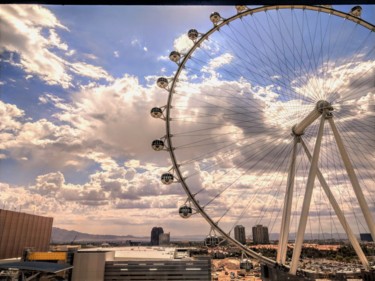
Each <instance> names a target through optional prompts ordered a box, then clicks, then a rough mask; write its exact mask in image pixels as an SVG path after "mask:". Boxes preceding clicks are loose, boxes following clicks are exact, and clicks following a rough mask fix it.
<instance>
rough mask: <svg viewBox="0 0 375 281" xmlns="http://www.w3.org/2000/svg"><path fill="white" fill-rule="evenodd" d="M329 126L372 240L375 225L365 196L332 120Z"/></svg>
mask: <svg viewBox="0 0 375 281" xmlns="http://www.w3.org/2000/svg"><path fill="white" fill-rule="evenodd" d="M328 121H329V124H330V125H331V128H332V131H333V135H334V137H335V140H336V143H337V147H338V149H339V152H340V154H341V158H342V161H343V162H344V165H345V169H346V172H347V173H348V177H349V179H350V182H351V184H352V186H353V189H354V193H355V195H356V196H357V200H358V203H359V205H360V207H361V210H362V213H363V215H364V217H365V220H366V223H367V226H368V228H369V230H370V233H371V236H372V238H373V239H375V224H374V220H373V218H372V216H371V212H370V209H369V207H368V205H367V203H366V200H365V196H364V195H363V192H362V189H361V187H360V185H359V182H358V178H357V176H356V174H355V172H354V169H353V165H352V163H351V162H350V159H349V156H348V153H347V152H346V149H345V146H344V143H343V141H342V139H341V136H340V134H339V132H338V130H337V128H336V125H335V122H334V121H333V118H330V119H328Z"/></svg>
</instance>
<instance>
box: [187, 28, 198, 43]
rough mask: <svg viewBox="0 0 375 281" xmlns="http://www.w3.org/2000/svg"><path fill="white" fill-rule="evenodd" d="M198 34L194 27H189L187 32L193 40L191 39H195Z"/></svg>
mask: <svg viewBox="0 0 375 281" xmlns="http://www.w3.org/2000/svg"><path fill="white" fill-rule="evenodd" d="M198 35H199V33H198V31H197V30H196V29H190V30H189V32H188V37H189V39H190V40H193V41H195V40H197V38H198Z"/></svg>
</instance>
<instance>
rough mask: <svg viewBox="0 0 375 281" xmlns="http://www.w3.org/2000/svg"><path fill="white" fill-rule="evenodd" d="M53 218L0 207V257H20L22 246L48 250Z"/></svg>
mask: <svg viewBox="0 0 375 281" xmlns="http://www.w3.org/2000/svg"><path fill="white" fill-rule="evenodd" d="M52 224H53V218H50V217H42V216H36V215H30V214H26V213H20V212H14V211H8V210H2V209H0V259H6V258H15V257H20V256H21V255H22V252H23V250H24V248H26V247H32V248H34V249H35V251H48V249H49V243H50V240H51V234H52Z"/></svg>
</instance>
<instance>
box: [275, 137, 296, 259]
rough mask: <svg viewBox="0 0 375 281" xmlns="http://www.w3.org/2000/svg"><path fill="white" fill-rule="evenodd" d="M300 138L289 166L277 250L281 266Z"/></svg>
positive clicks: (284, 250) (285, 250)
mask: <svg viewBox="0 0 375 281" xmlns="http://www.w3.org/2000/svg"><path fill="white" fill-rule="evenodd" d="M299 139H300V137H298V136H295V137H294V140H293V150H292V157H291V161H290V165H289V173H288V181H287V188H286V192H285V199H284V208H283V216H282V220H281V228H280V236H279V245H278V248H277V257H276V261H277V262H278V263H281V264H285V259H286V253H287V246H288V236H289V225H290V214H291V211H292V201H293V200H292V199H293V189H294V177H295V174H296V157H297V144H298V142H299Z"/></svg>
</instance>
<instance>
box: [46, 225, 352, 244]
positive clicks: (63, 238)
mask: <svg viewBox="0 0 375 281" xmlns="http://www.w3.org/2000/svg"><path fill="white" fill-rule="evenodd" d="M269 237H270V240H277V239H278V237H279V234H277V233H270V235H269ZM204 238H205V235H186V236H172V235H171V241H203V239H204ZM305 238H306V239H309V240H310V239H311V240H312V239H316V240H323V239H325V240H329V239H340V240H342V239H344V240H346V235H345V234H343V233H340V234H331V233H319V234H310V233H306V235H305ZM289 239H295V234H294V233H291V234H290V235H289ZM51 240H52V242H53V243H71V242H83V241H84V242H125V241H126V240H132V241H145V242H149V241H150V236H133V235H124V236H119V235H98V234H88V233H83V232H78V231H74V230H65V229H61V228H58V227H53V228H52V239H51Z"/></svg>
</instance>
